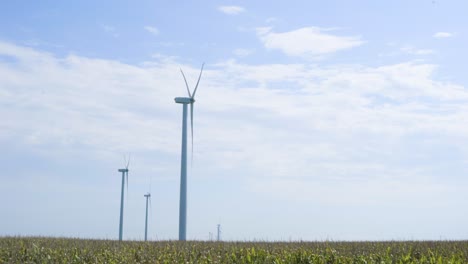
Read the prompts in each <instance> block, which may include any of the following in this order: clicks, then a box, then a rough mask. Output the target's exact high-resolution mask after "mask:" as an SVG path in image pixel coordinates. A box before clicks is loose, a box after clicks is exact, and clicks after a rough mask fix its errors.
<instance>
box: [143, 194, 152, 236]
mask: <svg viewBox="0 0 468 264" xmlns="http://www.w3.org/2000/svg"><path fill="white" fill-rule="evenodd" d="M144 196H145V197H146V217H145V241H147V240H148V200H149V201H150V203H151V193H147V194H145V195H144Z"/></svg>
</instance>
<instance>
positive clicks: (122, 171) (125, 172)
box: [119, 156, 130, 241]
mask: <svg viewBox="0 0 468 264" xmlns="http://www.w3.org/2000/svg"><path fill="white" fill-rule="evenodd" d="M124 159H125V160H126V158H124ZM126 163H127V165H126V166H125V169H119V172H121V173H122V192H121V195H120V224H119V241H122V234H123V209H124V190H125V178H127V193H128V165H130V156H129V157H128V161H127V160H126Z"/></svg>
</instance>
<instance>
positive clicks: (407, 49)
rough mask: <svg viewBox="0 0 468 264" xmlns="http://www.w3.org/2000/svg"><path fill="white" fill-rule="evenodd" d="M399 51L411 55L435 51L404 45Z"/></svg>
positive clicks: (428, 53) (427, 53)
mask: <svg viewBox="0 0 468 264" xmlns="http://www.w3.org/2000/svg"><path fill="white" fill-rule="evenodd" d="M400 50H401V51H403V52H404V53H407V54H412V55H430V54H434V53H435V51H434V50H432V49H417V48H414V47H412V46H405V47H402V48H400Z"/></svg>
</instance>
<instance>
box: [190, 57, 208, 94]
mask: <svg viewBox="0 0 468 264" xmlns="http://www.w3.org/2000/svg"><path fill="white" fill-rule="evenodd" d="M203 66H205V63H203V64H202V66H201V70H200V75H199V76H198V81H197V85H195V89H194V90H193V94H192V96H191V98H195V93H196V92H197V88H198V84H199V83H200V79H201V75H202V72H203Z"/></svg>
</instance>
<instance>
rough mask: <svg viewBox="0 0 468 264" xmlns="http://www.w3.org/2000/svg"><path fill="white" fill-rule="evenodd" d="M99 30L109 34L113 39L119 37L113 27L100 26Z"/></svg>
mask: <svg viewBox="0 0 468 264" xmlns="http://www.w3.org/2000/svg"><path fill="white" fill-rule="evenodd" d="M101 28H102V29H103V30H104V31H105V32H107V33H109V34H111V35H112V36H113V37H115V38H117V37H118V36H119V33H118V32H117V30H116V29H115V27H113V26H110V25H101Z"/></svg>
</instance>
